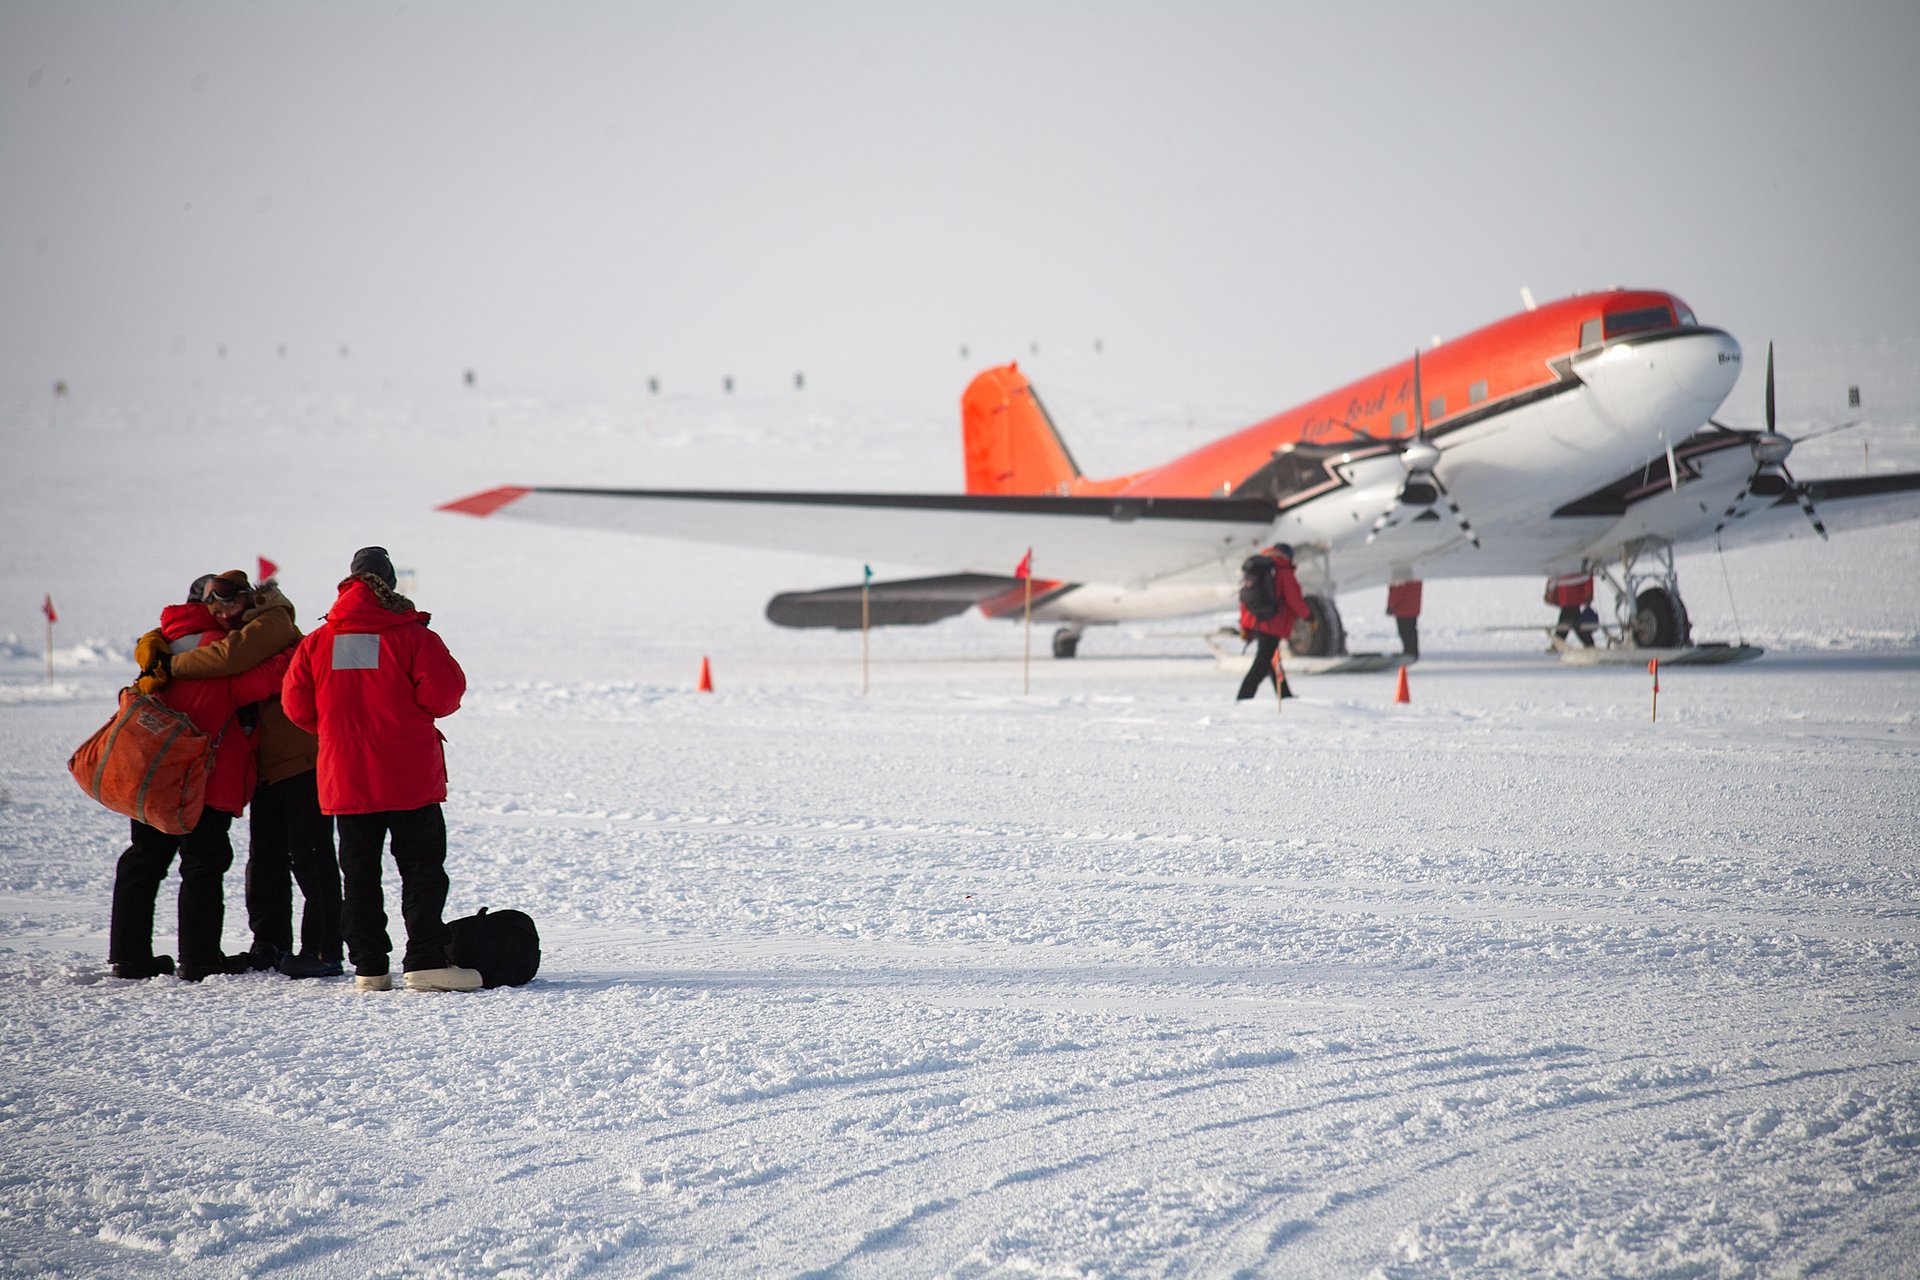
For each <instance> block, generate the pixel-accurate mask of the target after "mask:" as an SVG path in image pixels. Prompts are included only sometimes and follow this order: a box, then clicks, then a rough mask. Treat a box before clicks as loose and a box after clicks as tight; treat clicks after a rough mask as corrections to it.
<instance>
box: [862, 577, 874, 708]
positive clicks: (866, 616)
mask: <svg viewBox="0 0 1920 1280" xmlns="http://www.w3.org/2000/svg"><path fill="white" fill-rule="evenodd" d="M860 568H861V571H862V572H861V578H860V696H861V697H863V698H864V697H866V696H867V628H868V626H869V625H870V624H871V622H872V614H871V613H870V612H869V611H868V607H867V590H868V588H869V587H871V586H872V585H873V566H872V565H870V564H863V565H861V566H860Z"/></svg>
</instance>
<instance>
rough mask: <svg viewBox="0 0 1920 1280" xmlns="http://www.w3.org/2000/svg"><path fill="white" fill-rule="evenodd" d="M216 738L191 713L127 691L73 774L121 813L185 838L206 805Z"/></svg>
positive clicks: (76, 757) (70, 762)
mask: <svg viewBox="0 0 1920 1280" xmlns="http://www.w3.org/2000/svg"><path fill="white" fill-rule="evenodd" d="M218 742H219V739H218V738H214V737H208V736H207V735H206V734H204V733H202V732H200V729H199V728H198V726H196V725H195V724H194V723H193V721H192V719H190V718H189V717H188V715H187V713H186V712H184V711H175V710H174V709H173V708H172V707H170V706H168V705H167V704H166V703H164V702H162V701H160V700H159V699H158V698H153V697H149V696H148V695H147V694H144V693H136V692H134V691H133V690H132V689H122V690H121V691H120V710H118V711H117V712H115V713H114V715H113V718H112V719H111V720H108V721H107V722H106V723H105V724H103V725H101V726H100V728H99V729H98V730H97V731H95V733H94V735H93V736H92V737H91V738H88V739H87V740H86V741H85V742H83V743H81V744H80V746H79V748H78V749H77V750H76V751H75V752H74V753H73V755H72V756H70V757H68V759H67V772H68V773H71V774H72V775H73V780H74V781H75V782H77V783H79V784H80V789H81V790H82V791H84V792H86V793H87V794H88V795H90V796H92V797H93V798H94V799H95V800H98V801H99V802H100V803H101V804H103V805H105V806H107V808H109V809H111V810H113V811H114V812H115V813H118V814H124V815H125V816H127V817H129V818H132V819H133V820H134V821H135V822H144V823H146V824H147V825H148V826H150V827H153V828H154V829H156V830H159V831H164V832H166V833H167V834H168V835H171V836H183V835H185V834H187V832H189V831H191V830H193V828H194V826H195V825H196V824H197V823H198V822H199V821H200V812H201V810H202V809H204V808H205V807H206V800H207V780H208V779H209V778H211V777H212V776H213V759H214V748H215V747H216V746H217V745H218Z"/></svg>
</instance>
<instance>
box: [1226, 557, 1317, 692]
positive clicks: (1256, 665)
mask: <svg viewBox="0 0 1920 1280" xmlns="http://www.w3.org/2000/svg"><path fill="white" fill-rule="evenodd" d="M1261 559H1265V560H1269V561H1271V562H1272V564H1273V570H1272V573H1271V575H1270V580H1271V584H1272V585H1271V589H1270V592H1269V591H1266V590H1263V589H1261V588H1260V587H1259V584H1258V583H1257V582H1256V583H1250V584H1249V587H1247V588H1242V590H1241V593H1240V597H1241V598H1240V638H1241V639H1242V640H1250V639H1254V638H1255V637H1258V640H1259V643H1258V644H1257V646H1256V647H1255V648H1254V651H1253V665H1252V666H1251V667H1248V668H1247V676H1246V679H1244V680H1242V681H1241V682H1240V694H1239V696H1238V697H1237V698H1236V699H1235V701H1238V702H1244V701H1246V700H1247V699H1248V698H1251V697H1252V696H1253V695H1254V694H1256V693H1258V692H1259V691H1260V686H1261V684H1262V683H1263V682H1265V681H1267V680H1271V681H1273V682H1274V685H1275V687H1276V688H1277V689H1278V690H1279V693H1280V696H1281V697H1283V698H1291V697H1292V696H1293V690H1292V689H1291V688H1289V687H1288V686H1287V678H1286V676H1285V675H1284V674H1282V673H1281V672H1280V670H1279V669H1278V666H1277V664H1276V663H1275V662H1274V659H1275V658H1276V657H1278V656H1279V653H1280V642H1281V641H1282V640H1284V639H1286V638H1287V637H1288V636H1291V635H1292V634H1293V629H1294V627H1295V626H1297V625H1298V624H1299V623H1300V622H1301V620H1302V619H1304V618H1306V616H1307V601H1306V598H1305V597H1304V596H1302V595H1301V594H1300V580H1299V578H1297V577H1296V576H1295V575H1294V572H1293V548H1292V547H1290V546H1288V545H1287V544H1286V543H1284V542H1276V543H1274V544H1273V545H1272V546H1271V547H1268V548H1267V549H1266V550H1265V551H1262V552H1261V553H1260V554H1259V555H1258V556H1253V557H1250V558H1249V559H1248V560H1247V562H1246V564H1245V565H1242V566H1241V570H1242V576H1243V577H1254V576H1257V575H1252V574H1249V573H1248V572H1247V571H1248V570H1249V569H1250V568H1251V569H1253V570H1257V571H1260V574H1264V572H1265V571H1264V566H1261V565H1258V564H1255V561H1257V560H1261ZM1250 596H1252V597H1253V598H1251V599H1250V598H1249V597H1250ZM1254 606H1258V607H1259V608H1261V609H1266V608H1268V607H1269V606H1270V607H1271V612H1268V613H1267V614H1266V616H1264V617H1262V616H1261V615H1260V614H1259V613H1258V612H1256V611H1255V608H1254Z"/></svg>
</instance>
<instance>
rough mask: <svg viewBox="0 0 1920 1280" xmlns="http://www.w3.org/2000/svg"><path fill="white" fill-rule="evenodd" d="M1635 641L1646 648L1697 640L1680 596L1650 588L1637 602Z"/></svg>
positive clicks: (1658, 588)
mask: <svg viewBox="0 0 1920 1280" xmlns="http://www.w3.org/2000/svg"><path fill="white" fill-rule="evenodd" d="M1633 642H1634V643H1635V644H1636V645H1639V646H1640V647H1641V648H1642V649H1678V648H1682V647H1684V646H1685V645H1689V644H1691V643H1693V625H1692V624H1691V623H1690V622H1688V620H1687V607H1686V606H1685V605H1684V604H1682V603H1680V597H1679V596H1678V595H1677V594H1675V593H1674V592H1671V591H1668V590H1667V589H1666V588H1665V587H1648V588H1647V589H1646V590H1645V591H1642V592H1641V593H1640V594H1639V595H1638V596H1636V597H1635V598H1634V601H1633Z"/></svg>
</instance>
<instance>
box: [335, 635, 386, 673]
mask: <svg viewBox="0 0 1920 1280" xmlns="http://www.w3.org/2000/svg"><path fill="white" fill-rule="evenodd" d="M379 667H380V633H379V632H377V631H351V632H348V631H336V632H334V633H333V669H334V670H335V671H376V670H378V669H379Z"/></svg>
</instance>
